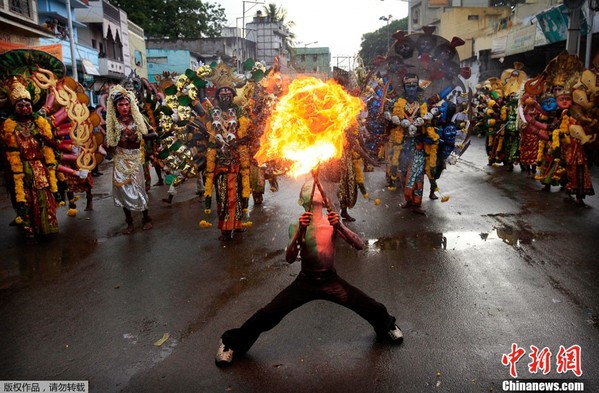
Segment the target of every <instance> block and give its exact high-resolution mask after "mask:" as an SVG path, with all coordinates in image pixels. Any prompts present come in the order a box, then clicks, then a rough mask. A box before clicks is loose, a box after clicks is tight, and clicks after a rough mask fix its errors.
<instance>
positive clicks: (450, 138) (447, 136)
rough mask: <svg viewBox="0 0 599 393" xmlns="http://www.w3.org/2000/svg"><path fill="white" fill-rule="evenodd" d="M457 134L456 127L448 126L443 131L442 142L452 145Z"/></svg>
mask: <svg viewBox="0 0 599 393" xmlns="http://www.w3.org/2000/svg"><path fill="white" fill-rule="evenodd" d="M457 133H458V132H457V129H456V126H454V125H453V124H450V125H448V126H447V127H445V128H444V129H443V140H444V141H445V142H448V143H453V142H455V137H456V135H457Z"/></svg>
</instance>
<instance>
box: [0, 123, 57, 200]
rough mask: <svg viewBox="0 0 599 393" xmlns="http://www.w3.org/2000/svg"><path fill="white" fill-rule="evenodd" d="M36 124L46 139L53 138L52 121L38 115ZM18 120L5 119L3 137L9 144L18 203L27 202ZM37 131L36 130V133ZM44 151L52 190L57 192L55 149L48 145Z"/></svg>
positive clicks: (8, 155)
mask: <svg viewBox="0 0 599 393" xmlns="http://www.w3.org/2000/svg"><path fill="white" fill-rule="evenodd" d="M35 124H36V126H37V129H38V130H39V132H40V133H41V134H42V135H43V136H44V138H46V139H52V128H51V126H50V123H48V121H47V120H46V119H45V118H44V117H42V116H38V117H37V118H36V119H35ZM16 129H17V122H16V121H14V120H13V119H11V118H8V119H6V120H5V121H4V126H3V127H2V138H3V139H4V142H5V143H6V146H7V153H6V156H7V158H8V162H9V164H10V169H11V171H12V173H13V180H14V183H15V200H16V202H17V203H19V202H23V203H25V202H26V199H25V187H24V183H23V180H24V177H25V174H24V173H23V161H22V160H21V153H20V150H19V145H18V143H17V136H16V133H15V132H16ZM36 132H37V131H36V130H34V134H35V133H36ZM42 153H43V155H44V160H45V161H46V166H47V168H48V174H49V176H48V180H49V182H50V191H52V192H57V191H58V182H57V180H56V156H55V154H54V150H52V149H51V148H50V147H48V146H43V147H42Z"/></svg>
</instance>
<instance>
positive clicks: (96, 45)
mask: <svg viewBox="0 0 599 393" xmlns="http://www.w3.org/2000/svg"><path fill="white" fill-rule="evenodd" d="M92 48H94V49H98V41H96V40H94V39H92Z"/></svg>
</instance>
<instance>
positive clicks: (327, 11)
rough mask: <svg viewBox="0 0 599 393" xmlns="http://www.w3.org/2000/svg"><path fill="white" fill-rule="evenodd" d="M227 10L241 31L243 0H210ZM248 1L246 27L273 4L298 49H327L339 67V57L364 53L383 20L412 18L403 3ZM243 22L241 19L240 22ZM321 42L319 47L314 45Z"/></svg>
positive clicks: (380, 0) (379, 0)
mask: <svg viewBox="0 0 599 393" xmlns="http://www.w3.org/2000/svg"><path fill="white" fill-rule="evenodd" d="M208 2H211V3H218V4H220V5H222V6H223V7H224V8H225V14H226V16H227V18H228V25H229V26H233V27H235V26H238V27H239V28H241V25H242V19H241V17H242V16H243V4H244V2H243V1H242V0H208ZM256 2H258V1H245V10H246V12H245V18H246V23H247V22H248V21H251V19H252V18H253V17H254V16H255V15H256V11H258V10H262V9H263V8H264V5H267V4H269V3H273V4H276V5H277V6H282V7H283V8H285V9H286V10H287V20H290V21H294V22H295V27H294V28H293V29H292V31H293V32H294V33H295V36H296V38H295V40H296V41H299V42H300V43H299V44H298V45H297V46H298V47H302V46H304V45H306V44H309V45H308V46H309V47H321V46H326V47H329V48H330V51H331V54H332V56H333V59H332V63H333V64H335V57H337V56H353V55H354V54H356V53H357V52H358V51H359V50H360V42H361V38H362V34H364V33H369V32H372V31H375V30H377V29H379V28H381V27H383V26H385V25H386V23H387V22H385V21H384V20H379V18H380V17H381V16H385V17H388V16H389V15H392V20H395V19H401V18H404V17H406V16H407V14H408V3H407V2H406V1H401V0H277V1H268V0H266V1H264V5H262V4H255V3H256ZM237 18H240V19H237ZM315 41H318V43H314V42H315Z"/></svg>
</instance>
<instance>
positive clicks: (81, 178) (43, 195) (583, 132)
mask: <svg viewBox="0 0 599 393" xmlns="http://www.w3.org/2000/svg"><path fill="white" fill-rule="evenodd" d="M393 38H394V39H395V43H394V45H393V47H392V48H390V50H389V53H387V55H386V56H380V57H379V58H377V60H376V61H375V64H374V65H373V66H372V68H371V69H369V70H356V71H352V72H348V71H345V70H342V69H339V68H337V67H335V68H334V72H333V78H332V79H333V80H334V83H335V84H336V85H337V86H338V87H339V88H340V89H342V90H343V91H344V92H345V93H346V94H348V95H349V96H351V97H357V98H359V99H360V100H361V102H362V108H361V110H360V111H359V113H357V114H356V116H355V121H354V120H352V122H351V126H350V127H348V128H347V129H346V130H345V135H344V138H343V148H342V151H341V152H340V153H339V154H338V156H337V157H336V158H335V159H332V160H329V161H327V162H324V163H321V165H319V170H318V175H319V176H320V179H321V180H322V183H323V184H324V185H325V187H324V189H323V192H324V191H325V190H326V192H327V195H328V201H329V202H330V203H329V204H328V206H327V207H328V208H329V209H331V210H334V211H337V212H338V213H339V215H340V217H341V218H342V219H343V220H345V221H353V220H354V219H353V217H352V216H351V214H350V210H351V209H352V208H353V207H354V206H355V204H356V202H357V199H358V196H359V195H362V196H363V197H368V190H366V187H365V185H364V176H365V172H368V171H372V170H373V168H374V167H376V166H381V165H382V166H384V169H385V173H386V182H387V183H386V187H387V188H388V189H389V190H390V191H393V190H396V189H398V188H399V189H400V191H401V192H403V196H404V198H405V202H404V203H403V204H402V205H401V207H402V208H406V209H409V210H411V211H412V212H414V213H416V214H425V211H424V210H423V209H422V199H423V195H424V188H425V182H427V183H428V187H429V193H428V197H429V198H430V199H431V200H436V199H439V198H441V199H443V198H444V196H443V195H442V194H441V193H439V192H438V190H439V189H438V181H439V179H440V177H441V174H442V173H443V171H444V170H445V169H446V168H447V166H448V165H451V164H455V163H456V162H457V160H458V159H459V157H460V156H461V155H462V154H463V153H464V151H466V149H467V148H468V146H469V140H470V138H471V137H473V136H478V137H484V138H485V140H486V149H487V150H486V151H487V155H488V163H489V165H490V166H496V167H498V166H503V167H504V168H506V169H507V170H508V171H513V170H514V168H515V167H517V166H519V167H520V170H521V171H522V172H525V173H526V174H528V175H529V176H530V177H531V178H532V179H535V180H538V181H539V182H540V185H541V186H542V187H543V189H544V190H547V191H549V190H551V187H552V186H556V187H561V188H562V189H563V190H565V192H566V193H567V195H568V196H569V200H571V201H572V202H573V203H576V204H580V205H584V199H585V197H587V196H591V195H594V189H593V185H592V183H591V177H590V172H589V166H590V165H592V164H593V161H595V163H597V162H596V161H597V160H598V154H597V151H598V144H599V141H597V139H596V135H597V132H598V128H599V121H598V120H597V110H598V109H597V108H599V105H598V102H597V101H598V100H599V88H598V87H597V84H596V79H597V75H598V74H599V57H598V58H597V60H596V63H594V65H593V68H591V69H585V68H584V67H583V66H582V63H581V62H580V60H579V59H578V58H577V57H576V56H574V55H570V54H568V53H566V52H564V53H562V54H560V55H559V56H558V57H556V58H555V59H553V60H552V61H551V62H550V63H549V64H548V65H547V67H546V69H545V70H544V71H543V72H542V73H541V74H539V75H537V76H535V77H533V78H530V77H528V75H527V74H526V72H525V71H524V65H523V64H519V63H517V64H515V65H514V67H513V68H509V69H506V70H504V71H503V72H502V73H501V75H498V76H497V77H494V78H489V79H487V80H485V81H483V82H481V83H480V84H478V85H477V86H476V90H475V91H469V90H468V89H467V88H466V87H465V85H464V80H467V79H468V78H469V76H470V74H469V69H466V68H463V67H462V68H461V67H460V66H459V57H458V54H457V51H456V47H457V46H459V45H463V41H461V40H460V39H459V38H457V37H454V38H453V39H452V40H451V41H448V40H446V39H444V38H442V37H440V36H437V35H435V34H433V31H432V30H426V29H425V31H424V32H423V33H417V34H410V35H407V34H405V33H404V32H397V33H396V34H395V35H393ZM0 58H1V59H0V60H1V62H0V63H1V64H2V67H3V70H2V71H3V74H2V75H3V79H4V81H3V84H2V87H3V92H4V93H5V95H6V99H5V100H4V101H3V102H4V106H3V112H2V113H3V116H2V119H1V120H2V123H1V124H2V127H1V129H2V138H1V140H2V144H1V149H2V170H3V173H4V175H5V184H6V185H7V187H6V188H7V191H8V193H9V195H10V198H11V202H12V204H13V207H14V209H15V213H16V217H15V219H14V220H13V221H12V222H11V225H13V226H16V227H19V228H20V229H22V230H23V232H24V235H25V236H26V237H27V238H29V239H32V240H33V239H35V238H36V237H38V236H44V235H48V234H52V233H56V232H58V222H57V219H56V209H57V208H59V207H60V206H62V205H65V204H66V205H68V209H69V210H68V215H71V216H74V215H76V214H77V203H76V202H77V200H78V198H79V196H78V194H81V193H84V194H85V197H86V206H85V210H93V197H92V188H93V178H94V177H95V176H100V175H102V173H100V172H99V170H98V166H99V164H100V163H101V162H102V161H103V160H105V159H109V160H111V161H112V164H113V173H112V183H113V199H114V204H115V206H117V207H120V208H122V210H123V212H124V217H125V223H126V227H125V229H124V231H123V233H125V234H132V233H134V232H135V230H136V229H137V227H136V225H135V217H134V215H135V214H137V212H141V213H142V220H141V223H142V224H141V228H142V229H143V230H149V229H151V228H152V218H151V216H150V212H149V210H148V195H147V192H148V191H149V189H150V187H151V186H152V184H151V171H152V170H153V171H155V175H156V177H157V178H158V183H156V184H155V185H163V184H166V185H167V186H168V194H167V195H165V197H164V198H163V199H162V201H163V203H167V204H170V203H172V202H173V199H174V198H175V196H176V195H177V188H178V186H179V185H180V184H181V183H182V182H185V181H191V180H190V179H193V181H195V182H196V184H197V195H198V197H199V198H201V199H203V201H204V208H205V212H206V213H208V214H210V213H211V211H212V207H213V200H214V202H215V206H216V216H217V217H218V224H217V225H218V229H219V231H220V236H219V237H218V238H219V240H220V241H231V240H233V238H234V235H235V233H236V232H239V231H245V230H246V229H247V228H248V227H249V226H250V225H251V223H250V222H247V221H245V222H244V216H245V214H244V213H245V212H246V211H247V209H248V206H249V203H250V201H252V203H253V204H255V205H259V204H261V203H263V195H264V192H265V190H267V189H270V191H272V192H276V191H277V190H278V187H279V182H278V181H277V178H278V177H279V176H284V175H286V174H287V173H288V172H289V170H290V164H289V162H288V160H286V159H284V158H281V159H269V160H266V161H264V160H259V159H258V158H257V156H258V154H257V153H258V152H259V151H260V148H261V146H263V145H264V138H265V137H266V138H268V137H269V136H268V135H267V136H265V130H267V129H269V127H271V125H269V121H270V118H271V116H272V115H273V113H275V112H276V111H277V110H280V109H281V108H279V107H278V104H279V102H280V101H281V99H282V97H285V95H286V94H288V92H289V88H290V86H293V82H294V80H296V79H301V78H300V76H297V77H294V78H293V79H292V78H291V76H290V75H285V74H283V73H282V72H281V68H280V67H279V65H278V63H277V61H275V64H274V65H273V66H272V67H271V68H269V69H267V68H266V67H265V66H264V65H263V64H262V63H260V62H257V61H254V60H251V59H249V60H248V61H246V62H245V63H244V64H243V70H237V69H234V68H233V67H231V66H229V65H227V64H225V63H224V62H221V63H219V64H213V65H202V66H200V67H198V68H197V69H195V70H191V69H188V70H186V72H185V73H183V74H180V75H178V74H176V73H165V74H163V75H162V76H159V77H157V78H156V79H157V81H156V82H150V81H148V80H147V79H146V78H142V77H139V76H137V75H136V74H135V73H132V74H131V75H130V76H129V77H128V78H127V79H126V80H124V81H122V83H118V84H117V83H115V84H112V85H106V86H103V88H102V92H101V93H102V94H101V96H100V104H99V105H97V106H95V107H92V106H90V105H89V99H88V98H87V97H86V96H85V94H82V92H83V91H84V90H83V88H82V86H81V85H79V84H78V83H77V82H75V81H74V80H73V79H72V78H70V77H68V76H67V75H66V71H65V67H64V65H63V64H62V63H61V62H60V61H59V60H58V59H56V58H53V57H52V56H51V55H48V54H44V52H40V51H34V50H15V51H10V52H7V53H4V54H2V55H0ZM32 59H33V60H32ZM414 70H417V71H414ZM306 113H307V114H308V115H306ZM309 113H310V112H309V111H304V112H303V116H309ZM288 127H289V128H290V132H291V133H293V129H292V128H293V125H292V124H289V126H288ZM425 177H426V181H425ZM267 184H268V187H267ZM570 197H571V198H570ZM199 225H200V226H202V227H206V228H209V227H211V226H212V223H210V222H208V221H206V220H202V221H200V222H199Z"/></svg>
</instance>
